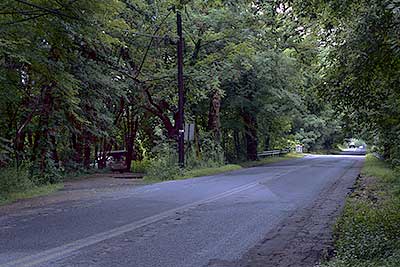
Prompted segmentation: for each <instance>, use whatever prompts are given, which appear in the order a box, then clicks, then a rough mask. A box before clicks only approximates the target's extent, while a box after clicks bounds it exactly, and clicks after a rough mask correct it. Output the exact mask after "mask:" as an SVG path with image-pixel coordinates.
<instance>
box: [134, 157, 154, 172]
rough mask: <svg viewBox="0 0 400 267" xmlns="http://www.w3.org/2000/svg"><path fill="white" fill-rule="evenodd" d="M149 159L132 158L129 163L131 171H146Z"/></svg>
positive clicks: (149, 162)
mask: <svg viewBox="0 0 400 267" xmlns="http://www.w3.org/2000/svg"><path fill="white" fill-rule="evenodd" d="M150 164H151V161H150V160H149V159H143V160H134V161H132V164H131V171H132V172H136V173H147V171H148V170H149V167H150Z"/></svg>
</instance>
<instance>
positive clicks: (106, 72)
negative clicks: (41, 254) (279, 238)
mask: <svg viewBox="0 0 400 267" xmlns="http://www.w3.org/2000/svg"><path fill="white" fill-rule="evenodd" d="M399 9H400V7H399V1H396V0H394V1H378V0H360V1H339V0H337V1H318V0H309V1H279V0H271V1H235V0H226V1H222V0H219V1H206V0H192V1H178V0H165V1H152V0H146V1H145V0H143V1H142V0H112V1H94V0H87V1H74V0H70V1H58V0H46V1H44V0H24V1H22V0H3V1H2V2H1V3H0V118H1V119H0V138H1V139H0V144H1V151H0V165H1V166H0V167H1V170H2V171H3V173H6V174H4V175H2V176H1V177H2V178H1V179H10V178H9V177H13V176H12V175H10V173H15V172H24V173H25V174H26V175H27V176H28V177H29V179H30V181H32V182H33V183H35V184H43V183H54V182H57V181H59V180H60V179H62V176H63V175H64V174H66V173H69V172H74V171H77V170H81V169H94V168H98V169H103V168H106V167H107V166H108V165H107V160H106V159H107V156H108V155H109V152H110V151H114V150H124V151H126V159H125V164H124V166H126V169H127V171H129V170H130V168H131V165H132V163H131V162H132V161H135V162H137V161H139V162H140V161H150V164H152V166H153V168H177V167H176V160H177V159H176V157H177V154H176V152H175V151H176V138H177V135H178V130H179V129H178V127H177V120H179V113H178V109H177V105H178V94H177V92H178V90H177V69H176V65H177V56H176V55H177V52H176V48H177V33H176V14H177V13H179V14H181V16H182V19H183V33H184V84H185V93H186V96H185V100H186V102H185V122H186V123H187V124H194V125H195V127H194V130H195V134H194V140H191V141H190V142H189V141H188V142H186V158H187V168H195V167H196V166H208V165H220V164H224V163H226V162H238V161H244V160H256V159H257V152H258V151H262V150H268V149H283V148H293V147H294V146H295V145H296V144H302V145H304V146H305V148H306V149H307V150H311V151H313V150H318V149H331V148H332V147H333V146H334V145H335V144H338V143H342V142H343V139H344V138H346V137H351V136H358V137H362V138H364V139H365V140H367V141H368V142H369V143H370V144H373V145H375V149H377V150H380V151H382V153H383V155H384V156H385V157H386V158H387V159H388V160H391V161H392V162H393V163H394V164H398V162H399V160H400V147H399V143H400V140H399V136H400V132H399V131H400V128H399V125H400V124H399V118H400V116H399V115H400V113H399V112H400V110H399V100H400V98H399V92H400V91H399V77H400V75H399V68H400V60H399V58H400V57H399V56H400V44H399V29H400V25H399V20H400V18H399V16H400V15H399V13H400V11H399ZM1 170H0V171H1ZM6 176H7V178H4V177H6ZM17 176H21V173H20V174H19V175H17ZM166 178H167V177H166ZM1 183H2V182H0V184H1ZM7 183H8V184H13V183H16V182H14V181H8V182H7ZM3 184H6V182H3Z"/></svg>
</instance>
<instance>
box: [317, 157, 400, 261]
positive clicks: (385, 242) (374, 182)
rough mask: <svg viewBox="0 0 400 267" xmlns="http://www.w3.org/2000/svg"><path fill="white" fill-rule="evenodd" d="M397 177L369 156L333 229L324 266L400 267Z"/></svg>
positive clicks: (396, 173)
mask: <svg viewBox="0 0 400 267" xmlns="http://www.w3.org/2000/svg"><path fill="white" fill-rule="evenodd" d="M399 188H400V174H399V172H398V171H396V170H394V169H392V168H390V166H389V165H387V164H386V163H385V162H383V161H380V160H378V159H377V158H375V157H373V156H372V155H368V156H367V157H366V161H365V165H364V167H363V170H362V176H361V178H360V179H359V181H358V183H357V188H356V190H355V191H354V193H353V194H352V195H351V196H350V197H349V198H348V200H347V203H346V206H345V209H344V212H343V215H342V216H341V217H340V218H339V220H338V221H337V223H336V226H335V231H334V232H335V253H336V255H335V257H334V258H333V259H331V260H330V261H329V262H326V263H324V264H323V266H326V267H350V266H351V267H356V266H357V267H398V266H400V194H399V192H400V191H399Z"/></svg>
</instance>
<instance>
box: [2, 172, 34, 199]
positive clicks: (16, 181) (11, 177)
mask: <svg viewBox="0 0 400 267" xmlns="http://www.w3.org/2000/svg"><path fill="white" fill-rule="evenodd" d="M34 186H35V183H34V182H33V181H32V180H31V179H30V175H29V168H27V167H25V166H23V167H19V168H16V167H14V166H10V167H7V168H1V169H0V202H1V201H2V200H5V199H6V198H7V197H8V196H9V195H10V194H12V193H16V192H21V191H24V190H27V189H29V188H32V187H34Z"/></svg>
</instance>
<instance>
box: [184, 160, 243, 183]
mask: <svg viewBox="0 0 400 267" xmlns="http://www.w3.org/2000/svg"><path fill="white" fill-rule="evenodd" d="M239 169H242V167H241V166H240V165H237V164H227V165H224V166H221V167H212V168H202V169H195V170H190V171H185V172H184V173H183V176H180V177H179V179H188V178H193V177H200V176H209V175H213V174H218V173H223V172H229V171H234V170H239Z"/></svg>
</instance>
